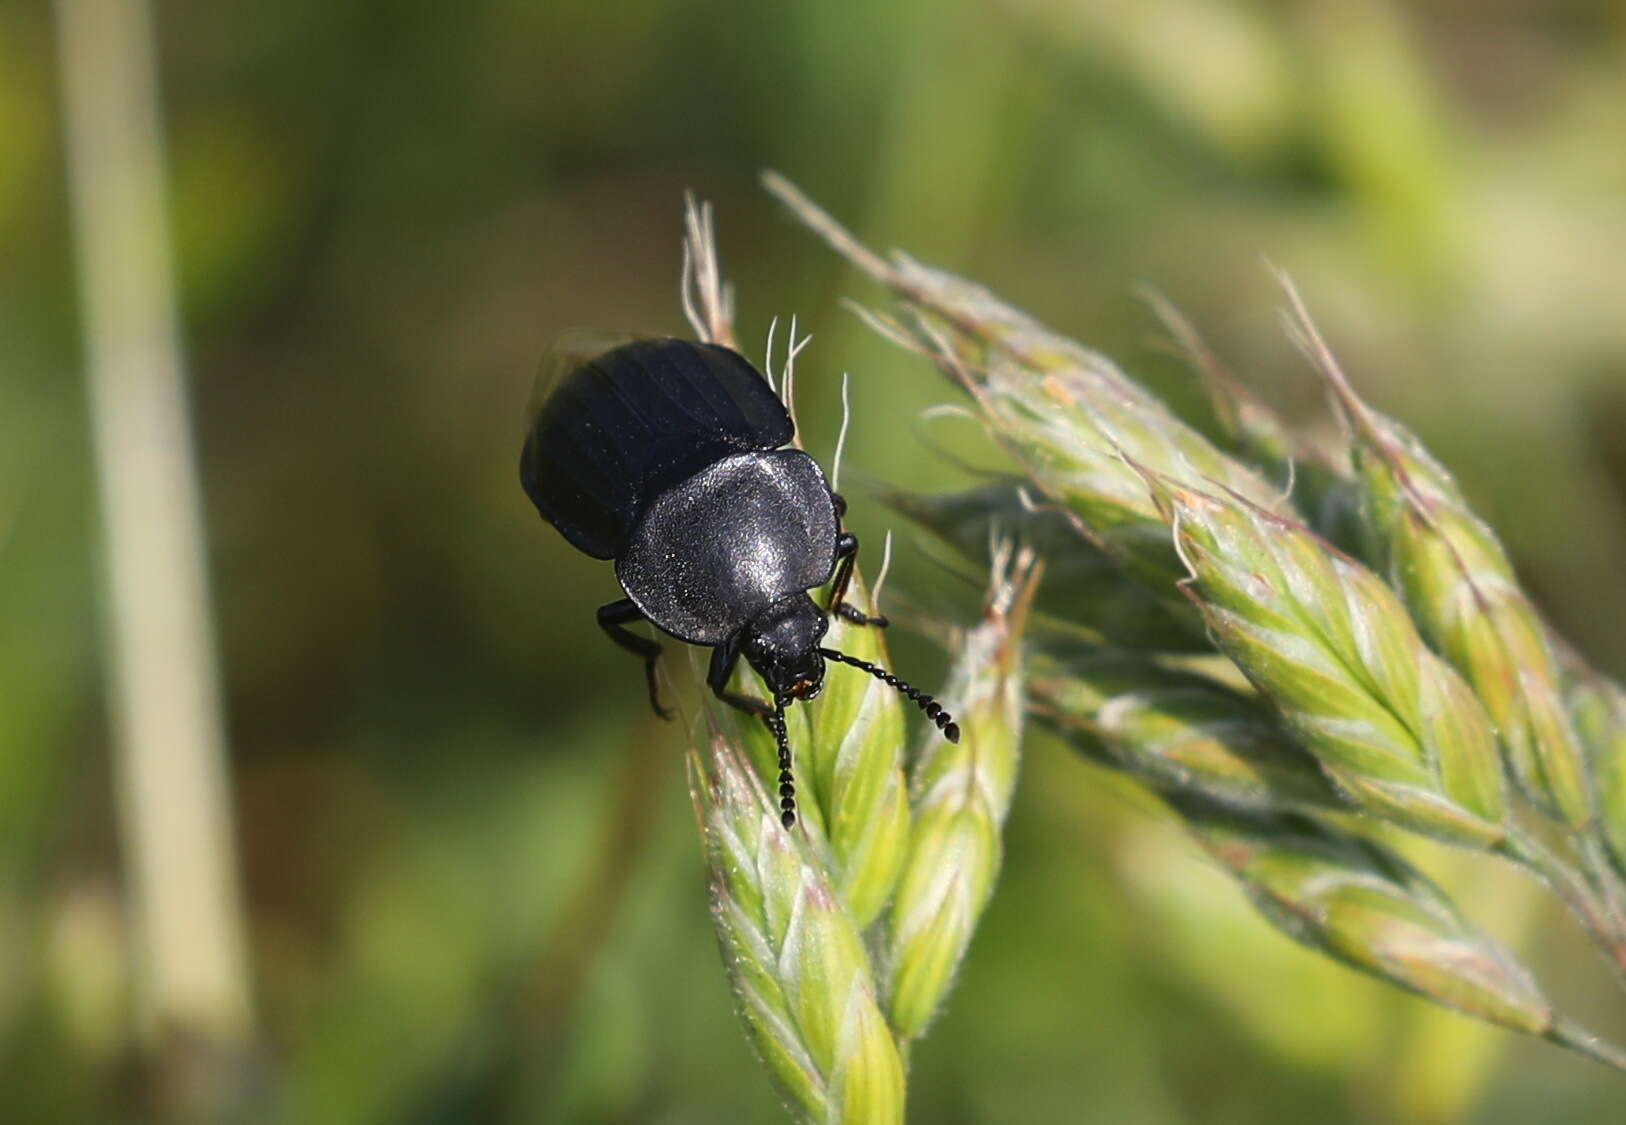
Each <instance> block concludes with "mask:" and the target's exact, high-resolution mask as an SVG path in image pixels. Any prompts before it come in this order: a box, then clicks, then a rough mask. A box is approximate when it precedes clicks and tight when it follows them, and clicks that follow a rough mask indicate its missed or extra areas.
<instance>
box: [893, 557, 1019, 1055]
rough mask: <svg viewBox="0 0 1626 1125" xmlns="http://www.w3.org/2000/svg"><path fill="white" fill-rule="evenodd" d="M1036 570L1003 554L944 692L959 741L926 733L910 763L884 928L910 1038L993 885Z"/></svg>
mask: <svg viewBox="0 0 1626 1125" xmlns="http://www.w3.org/2000/svg"><path fill="white" fill-rule="evenodd" d="M1004 558H1006V559H1008V558H1009V554H1008V553H1006V554H1005V555H1004ZM1036 577H1037V574H1036V569H1035V566H1034V564H1033V561H1032V557H1031V555H1023V556H1018V558H1017V560H1016V563H1015V565H1014V566H1013V567H1012V568H1011V569H1010V571H1009V573H1008V574H1007V573H1005V568H1004V567H1003V566H999V565H996V567H995V578H994V582H993V587H992V589H991V591H990V596H989V600H988V604H987V608H986V610H985V613H984V617H983V621H982V622H981V624H979V625H978V626H977V627H976V628H974V629H972V630H971V631H970V632H969V633H968V634H967V635H966V638H965V643H964V644H963V645H962V646H961V648H960V653H959V656H958V657H957V658H956V660H955V663H954V667H953V668H952V669H951V671H950V673H949V679H948V685H947V687H946V688H945V689H944V692H943V697H944V698H946V699H949V700H952V701H953V703H954V713H955V717H956V718H957V719H958V721H959V724H960V731H961V734H960V740H959V742H958V743H951V742H947V741H945V740H944V739H942V738H938V737H934V736H933V734H932V733H928V735H927V736H926V738H925V740H924V741H923V742H922V744H921V747H920V750H919V753H918V756H917V757H916V759H915V764H914V768H913V770H912V771H911V774H910V786H909V788H910V793H911V797H912V801H913V804H914V829H913V833H912V836H911V839H910V845H909V857H908V860H907V861H906V863H905V865H904V870H903V877H902V879H901V880H900V881H899V883H898V893H897V898H896V899H895V900H894V902H893V904H892V911H891V914H890V916H889V921H888V929H887V938H886V941H887V948H888V954H889V963H890V972H889V982H890V988H889V994H890V1004H889V1014H890V1016H891V1020H892V1026H893V1027H894V1028H896V1030H897V1033H898V1036H899V1038H900V1039H903V1040H908V1039H912V1038H914V1037H915V1036H918V1035H920V1034H921V1033H922V1032H923V1031H924V1030H925V1029H926V1025H927V1024H928V1023H929V1022H930V1020H931V1018H932V1016H933V1015H934V1014H935V1013H936V1012H937V1010H938V1009H939V1007H940V1006H941V1005H942V1002H943V998H944V997H945V996H946V995H947V994H948V991H949V989H950V987H951V986H952V984H953V980H954V973H955V971H956V970H957V969H958V968H959V964H960V961H961V959H962V958H963V957H964V956H965V952H966V949H967V947H968V946H969V945H970V943H971V935H972V933H973V932H974V931H975V929H976V925H977V921H978V919H979V918H980V917H981V915H982V911H983V908H984V907H985V906H986V905H987V903H988V898H989V896H990V895H991V894H992V892H993V886H994V878H995V876H996V875H997V873H998V871H999V862H1000V857H1001V854H1002V847H1001V843H1000V833H1001V829H1002V828H1003V826H1004V823H1005V815H1006V813H1007V812H1009V811H1010V803H1011V792H1012V789H1013V788H1014V786H1015V782H1016V767H1017V761H1018V754H1019V748H1020V745H1021V739H1022V681H1023V665H1022V652H1021V638H1022V629H1023V624H1024V621H1025V619H1026V616H1027V611H1028V604H1029V601H1030V599H1031V597H1032V593H1033V586H1034V582H1035V580H1036Z"/></svg>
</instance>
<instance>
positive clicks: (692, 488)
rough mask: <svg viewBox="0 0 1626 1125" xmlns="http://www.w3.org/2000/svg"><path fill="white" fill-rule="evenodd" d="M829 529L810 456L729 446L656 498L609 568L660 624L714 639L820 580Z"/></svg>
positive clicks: (830, 564) (822, 485)
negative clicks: (720, 455) (726, 454)
mask: <svg viewBox="0 0 1626 1125" xmlns="http://www.w3.org/2000/svg"><path fill="white" fill-rule="evenodd" d="M838 531H839V523H838V521H837V517H836V509H835V501H834V499H833V498H832V497H831V495H830V485H829V484H828V482H826V480H825V479H824V471H823V470H822V469H820V468H819V465H818V462H817V461H815V460H813V458H811V457H809V456H808V455H807V454H805V453H803V452H801V451H800V450H795V449H781V450H777V451H774V452H756V453H737V454H734V455H733V456H730V457H724V458H723V459H722V460H720V461H716V462H714V463H712V464H711V465H710V466H708V467H707V468H705V469H702V470H701V471H700V472H698V473H696V474H694V475H693V476H691V477H689V478H688V479H687V480H685V481H683V482H682V483H680V484H678V485H675V486H674V487H672V488H670V489H667V490H666V491H665V492H663V493H662V494H661V495H660V496H659V497H657V498H656V500H655V502H654V503H653V504H651V505H650V506H649V509H648V510H647V511H646V512H645V513H644V515H643V517H642V518H641V519H640V520H639V521H638V523H637V526H636V527H635V528H634V529H633V532H632V536H631V539H630V540H629V542H628V543H627V546H626V549H625V551H624V552H623V553H622V554H621V555H620V556H619V557H618V558H617V559H616V564H615V576H616V578H617V579H619V580H620V582H621V588H622V589H624V590H626V592H627V596H628V597H629V598H631V599H632V600H633V601H634V602H635V603H637V605H638V608H639V609H641V610H643V612H644V616H646V617H648V618H649V619H650V620H651V621H653V622H654V623H655V624H656V625H658V626H659V627H660V628H661V629H663V630H665V631H666V632H668V633H670V634H672V635H673V636H674V637H677V638H678V639H679V640H683V641H688V642H689V643H690V644H697V645H718V644H722V643H723V642H724V641H726V640H727V639H728V638H729V637H731V636H732V635H734V634H735V633H736V632H738V631H739V630H740V629H741V628H742V627H743V626H745V625H746V623H747V622H750V621H753V620H755V619H756V618H757V617H758V616H759V615H760V614H761V613H762V612H763V611H764V610H766V609H768V608H769V607H770V606H772V605H773V604H774V603H776V602H778V601H779V600H780V599H782V598H785V597H787V596H789V595H791V594H797V593H801V592H802V591H804V590H810V589H812V588H813V587H815V586H820V585H823V584H824V583H825V582H827V581H829V580H830V575H831V573H832V572H833V571H834V570H835V565H836V535H837V533H838Z"/></svg>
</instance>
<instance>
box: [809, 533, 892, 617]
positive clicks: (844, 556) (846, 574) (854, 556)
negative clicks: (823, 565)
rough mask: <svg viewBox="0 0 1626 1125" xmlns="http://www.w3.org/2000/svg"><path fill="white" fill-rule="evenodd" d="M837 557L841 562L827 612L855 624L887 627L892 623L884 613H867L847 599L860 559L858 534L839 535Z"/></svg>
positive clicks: (831, 588)
mask: <svg viewBox="0 0 1626 1125" xmlns="http://www.w3.org/2000/svg"><path fill="white" fill-rule="evenodd" d="M836 558H838V559H840V560H841V562H840V563H839V564H838V565H837V567H836V578H835V581H834V582H832V583H831V584H830V604H829V605H827V606H825V612H826V613H834V614H838V615H840V616H841V617H842V618H844V619H845V620H847V621H851V622H852V623H853V624H854V625H874V626H875V627H876V628H878V629H885V628H886V627H887V626H888V625H890V624H892V622H890V621H888V620H887V618H886V616H885V615H884V614H880V613H876V614H868V613H865V612H864V611H863V610H861V609H859V608H858V607H857V606H855V605H853V604H852V603H850V602H848V601H847V600H846V597H847V587H848V586H849V585H850V584H851V583H852V580H853V564H854V563H856V562H857V561H858V536H856V535H854V534H853V533H852V532H850V531H843V532H841V533H840V534H839V535H837V536H836Z"/></svg>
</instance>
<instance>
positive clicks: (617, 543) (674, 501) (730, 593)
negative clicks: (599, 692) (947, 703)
mask: <svg viewBox="0 0 1626 1125" xmlns="http://www.w3.org/2000/svg"><path fill="white" fill-rule="evenodd" d="M795 432H796V430H795V425H794V423H793V422H792V421H791V417H790V412H789V411H788V410H786V409H785V404H784V403H782V402H781V401H780V400H779V396H778V395H776V394H775V393H774V390H773V387H772V386H770V385H769V383H768V381H767V380H766V379H764V378H763V377H762V375H761V373H760V372H758V371H757V369H756V368H755V367H753V366H751V363H750V361H748V360H747V359H746V358H745V357H744V356H742V355H740V354H739V353H738V352H735V351H732V350H730V349H729V348H725V347H722V346H720V345H717V344H694V343H690V342H688V341H686V340H675V339H657V340H636V341H633V342H632V343H628V344H623V345H621V346H620V347H617V348H613V349H611V350H610V351H607V352H605V353H603V354H602V355H600V356H598V357H597V358H595V359H592V360H589V361H588V362H586V363H584V364H582V365H580V366H579V367H577V368H575V369H574V370H573V371H571V372H570V373H569V374H568V375H566V376H565V377H564V378H563V379H562V380H560V382H559V383H558V384H557V385H556V386H555V387H553V388H552V390H551V393H550V394H549V396H548V398H547V399H546V400H545V401H544V402H543V404H542V408H541V411H540V413H539V414H538V415H537V417H536V420H535V422H534V423H533V424H532V426H531V429H530V433H529V435H528V436H527V438H526V441H525V451H524V453H523V455H522V456H521V458H520V483H521V484H523V485H524V486H525V492H526V495H528V496H529V497H530V498H531V502H532V503H534V504H535V505H536V507H537V510H538V511H540V512H541V513H542V518H543V519H545V520H547V521H548V522H549V523H551V524H553V526H554V527H556V528H558V529H559V532H560V534H562V535H563V536H564V537H565V538H566V539H567V540H569V541H570V543H571V544H572V545H573V546H575V547H576V548H578V549H579V550H581V551H584V552H586V553H587V554H589V555H591V556H592V557H594V558H597V559H614V560H615V576H616V578H617V579H618V580H619V581H620V583H621V588H622V589H623V590H625V591H626V593H627V597H625V598H624V599H622V600H620V601H615V602H611V603H609V604H608V605H605V606H601V607H600V608H599V611H598V622H599V625H600V626H601V627H602V628H603V629H604V631H605V632H606V633H608V634H609V636H610V639H611V640H613V641H615V643H616V644H618V645H620V646H621V647H622V648H625V649H627V650H628V651H630V652H633V653H636V654H637V655H639V656H641V657H643V658H644V674H645V677H646V678H647V680H648V684H649V702H650V705H651V706H652V707H654V709H655V712H656V714H658V715H660V716H661V717H662V718H667V717H669V716H668V714H667V712H666V710H665V708H663V707H662V706H661V704H660V698H659V695H658V693H657V691H656V683H655V660H656V658H657V657H658V656H659V655H660V652H661V646H660V644H659V643H657V642H655V641H653V640H650V639H648V638H646V637H643V636H640V635H639V634H637V633H634V632H632V631H631V630H630V629H628V628H627V626H628V625H630V624H632V623H633V622H636V621H639V620H642V619H647V620H649V621H650V622H652V623H653V624H654V625H655V626H656V627H657V628H659V629H660V630H661V631H663V632H665V633H668V634H670V635H671V636H673V637H676V638H677V639H678V640H680V641H686V642H688V643H689V644H693V645H702V646H707V647H709V648H711V650H712V653H711V666H710V669H709V671H708V672H707V674H706V682H707V684H708V685H709V686H710V687H711V690H712V691H713V692H715V693H716V695H717V697H718V698H719V699H721V700H723V701H724V702H726V703H729V704H732V705H733V706H735V707H738V708H740V709H741V710H744V711H748V712H751V713H753V714H757V715H761V716H763V717H764V719H766V720H767V723H768V726H769V728H770V729H771V730H772V731H773V733H774V737H775V739H776V740H777V741H778V744H779V770H780V772H779V795H780V807H781V809H782V813H781V819H782V820H783V821H784V824H785V827H786V828H789V827H791V826H792V825H793V824H795V823H796V798H795V786H794V783H793V780H792V777H791V772H790V766H791V761H790V747H789V745H788V744H787V741H786V738H785V722H784V709H785V708H786V707H787V706H789V704H790V703H791V702H792V701H794V700H798V699H802V700H806V699H812V698H813V697H814V696H816V695H818V694H819V691H820V689H821V688H822V687H823V686H824V662H825V660H827V659H829V660H835V661H839V662H841V663H844V664H850V665H852V666H853V667H855V668H859V669H861V670H863V671H865V672H868V673H869V674H870V675H872V676H875V677H876V678H878V679H880V680H883V681H884V682H886V683H887V684H889V685H891V686H892V687H895V688H897V689H898V691H900V692H902V693H903V694H904V695H906V696H908V697H909V698H910V699H912V700H914V701H915V703H916V704H918V705H919V707H920V708H921V710H923V711H925V712H926V714H927V715H928V716H929V717H930V718H931V719H932V720H933V721H934V722H935V723H936V724H937V727H938V729H939V730H941V731H942V732H943V734H944V736H945V737H947V738H948V739H949V741H951V742H958V741H959V738H960V729H959V727H957V726H956V725H955V724H954V721H953V719H952V718H951V717H950V716H949V714H948V712H946V711H944V710H943V709H942V707H941V706H939V705H938V704H937V703H936V702H935V701H933V699H932V697H931V696H929V695H927V694H925V693H924V692H921V691H917V690H916V689H915V688H913V687H911V686H910V685H909V684H907V683H905V682H904V681H903V680H900V679H899V678H898V677H896V676H894V675H893V674H892V673H890V672H887V671H885V670H883V669H881V668H877V667H876V666H875V665H873V664H871V663H869V662H868V661H865V660H859V659H857V658H856V657H852V656H848V655H847V654H846V653H842V652H837V651H836V650H834V649H829V648H824V647H822V646H821V645H820V644H819V642H820V641H821V640H822V639H823V637H824V634H825V631H826V630H827V629H828V628H829V617H828V615H829V614H830V613H839V614H841V616H843V617H844V618H846V619H848V620H850V621H853V622H855V623H857V624H861V625H878V626H884V625H885V624H886V619H885V618H883V617H871V616H868V615H866V614H864V613H862V612H860V611H859V610H858V609H857V607H855V606H852V605H850V604H848V603H847V602H845V601H844V600H843V598H844V596H845V594H846V592H847V585H848V583H849V581H850V580H851V577H852V568H853V563H854V561H855V560H856V558H857V555H858V537H857V536H855V535H853V534H852V532H850V531H844V530H842V528H841V517H842V516H843V515H844V514H845V512H846V507H847V506H846V503H845V501H843V500H842V498H841V497H840V496H838V495H836V494H835V493H834V492H832V491H831V490H830V486H829V483H828V482H827V481H826V480H825V476H824V471H823V470H822V469H820V468H819V465H818V462H816V461H815V460H813V458H811V457H809V456H808V455H807V454H806V453H803V452H802V451H800V450H797V449H784V448H781V447H782V446H784V445H787V444H788V443H789V442H790V440H791V438H792V437H793V436H794V435H795ZM832 575H833V576H834V582H832V583H831V593H830V603H829V605H828V606H826V607H824V608H822V609H821V608H820V607H819V606H818V605H817V603H815V602H814V601H813V599H812V598H811V597H809V596H808V591H809V590H812V589H815V588H817V587H819V586H822V585H824V584H825V583H826V582H830V581H831V577H832ZM742 655H743V656H744V657H745V659H746V660H747V661H748V662H749V663H750V665H751V667H753V668H755V669H756V670H757V672H758V673H759V674H760V675H761V676H762V679H763V681H764V682H765V683H766V684H767V686H768V690H769V691H770V692H772V693H773V697H774V702H773V705H772V706H769V705H768V704H766V703H764V702H762V701H761V700H757V699H752V698H750V697H749V696H745V695H741V694H739V693H737V692H732V691H730V690H728V681H729V677H730V676H732V675H733V672H734V667H735V664H736V663H737V662H738V661H739V658H740V657H741V656H742Z"/></svg>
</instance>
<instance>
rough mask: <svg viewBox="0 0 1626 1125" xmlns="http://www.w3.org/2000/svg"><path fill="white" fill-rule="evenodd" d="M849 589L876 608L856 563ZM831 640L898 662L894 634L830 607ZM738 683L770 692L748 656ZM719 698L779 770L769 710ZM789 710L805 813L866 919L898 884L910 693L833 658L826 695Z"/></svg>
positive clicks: (758, 752) (742, 734)
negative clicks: (760, 714)
mask: <svg viewBox="0 0 1626 1125" xmlns="http://www.w3.org/2000/svg"><path fill="white" fill-rule="evenodd" d="M815 597H816V598H817V599H818V600H819V602H820V604H821V605H822V604H824V599H825V598H827V597H828V593H827V592H825V591H818V592H816V593H815ZM847 597H848V600H849V601H851V602H852V603H853V604H855V605H858V606H861V607H866V608H868V609H874V607H873V606H871V605H869V600H868V597H867V594H866V590H865V587H864V585H863V582H862V580H861V579H860V578H859V577H858V576H857V572H856V571H855V572H854V577H853V580H852V585H851V586H850V587H848V591H847ZM823 644H824V645H825V646H826V647H828V648H833V649H836V650H838V651H840V652H845V653H848V654H850V655H852V656H854V657H857V658H859V659H862V660H867V661H869V662H871V663H873V664H877V665H879V666H881V667H883V668H891V664H890V663H889V662H888V658H887V651H886V635H885V633H884V631H883V630H881V629H878V628H875V627H874V626H868V625H854V624H852V623H851V622H848V621H846V620H845V619H844V618H841V617H839V616H836V615H832V616H831V619H830V631H829V632H828V633H827V634H825V639H824V641H823ZM733 686H734V688H735V690H738V691H741V692H744V693H745V694H747V695H754V696H756V697H757V698H766V696H765V693H764V692H763V689H762V686H761V682H760V681H759V680H758V679H757V677H756V673H754V672H752V671H751V670H750V669H749V668H748V667H746V665H745V663H744V662H743V661H742V662H741V664H740V668H739V670H738V672H737V673H736V675H735V680H734V684H733ZM712 708H713V711H714V712H716V713H719V714H722V713H723V712H727V714H726V715H724V717H723V718H722V719H721V720H720V721H721V722H723V723H726V724H727V727H728V729H729V730H731V731H732V732H733V734H734V736H735V737H736V738H737V739H738V740H739V742H740V744H741V745H742V746H743V747H745V748H746V750H747V751H748V753H749V755H750V759H751V761H753V762H754V763H755V764H756V766H757V768H758V771H759V776H761V777H764V778H772V777H775V776H777V774H778V770H779V767H778V762H777V759H778V748H777V746H776V744H775V742H774V738H773V736H772V734H771V733H770V732H769V731H768V729H767V727H766V726H765V725H764V724H763V722H762V720H760V719H758V718H757V717H755V716H752V715H746V714H742V713H740V712H738V711H734V710H733V709H731V708H727V707H724V706H723V705H721V704H715V703H714V704H712ZM784 717H785V728H786V733H787V739H788V741H789V744H790V746H791V749H792V754H793V769H792V772H793V773H794V775H795V778H796V781H795V785H796V802H797V814H798V816H800V817H801V818H802V820H803V822H804V823H805V825H806V829H807V831H808V832H809V833H810V834H811V835H812V836H813V837H815V838H816V839H818V840H819V841H821V846H824V847H827V848H828V851H829V857H830V863H831V871H832V875H831V879H832V882H833V884H834V886H835V889H836V892H837V894H838V895H839V896H840V898H841V901H842V903H843V904H844V905H845V907H846V909H847V910H848V911H849V912H850V913H851V914H852V917H853V920H854V921H855V923H856V924H857V926H858V927H859V929H863V928H864V927H866V926H868V925H869V924H870V923H871V922H873V921H874V920H875V918H876V916H877V915H879V914H880V912H881V909H882V908H883V907H884V906H885V905H886V900H887V898H888V897H889V896H890V895H891V894H892V888H893V886H894V885H895V884H896V883H897V879H898V869H899V867H900V866H901V865H902V863H903V856H904V850H905V848H906V846H907V842H908V838H909V792H908V786H907V784H906V783H905V781H904V776H903V751H904V737H905V736H904V700H903V698H902V697H901V696H900V695H899V694H898V693H897V692H896V691H894V690H892V689H891V688H889V687H887V685H886V684H884V683H881V682H880V681H878V680H876V679H875V678H873V677H871V676H867V675H865V674H864V673H863V672H861V671H859V670H857V669H855V668H849V667H846V666H844V665H841V664H837V663H834V662H827V664H826V667H825V674H824V690H823V691H822V692H821V693H820V694H819V696H818V698H817V699H814V700H812V701H810V702H807V703H797V704H795V705H793V706H791V707H789V708H787V709H786V711H785V716H784ZM933 733H935V731H934V732H933ZM939 737H941V736H939Z"/></svg>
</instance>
